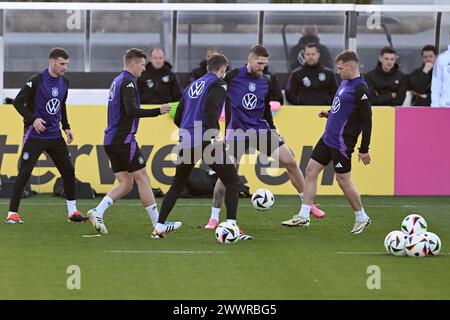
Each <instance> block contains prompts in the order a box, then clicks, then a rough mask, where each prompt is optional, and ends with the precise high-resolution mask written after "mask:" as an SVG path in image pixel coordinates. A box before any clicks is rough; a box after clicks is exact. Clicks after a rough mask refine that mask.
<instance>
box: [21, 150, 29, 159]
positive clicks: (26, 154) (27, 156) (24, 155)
mask: <svg viewBox="0 0 450 320" xmlns="http://www.w3.org/2000/svg"><path fill="white" fill-rule="evenodd" d="M22 159H23V160H28V159H30V154H29V153H28V152H24V153H23V156H22Z"/></svg>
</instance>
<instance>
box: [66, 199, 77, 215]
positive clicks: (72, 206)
mask: <svg viewBox="0 0 450 320" xmlns="http://www.w3.org/2000/svg"><path fill="white" fill-rule="evenodd" d="M66 202H67V214H72V213H73V212H75V211H77V200H66Z"/></svg>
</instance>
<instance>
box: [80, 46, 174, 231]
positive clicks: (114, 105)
mask: <svg viewBox="0 0 450 320" xmlns="http://www.w3.org/2000/svg"><path fill="white" fill-rule="evenodd" d="M145 59H146V55H145V53H144V52H143V51H142V50H139V49H130V50H128V51H127V52H126V53H125V55H124V57H123V64H124V67H123V70H122V72H121V73H119V75H118V76H117V77H116V78H114V80H113V82H112V84H111V88H110V91H109V99H108V100H109V102H108V127H107V128H106V130H105V137H104V141H103V144H104V148H105V152H106V154H107V155H108V158H109V160H110V161H111V167H112V170H113V172H114V176H115V177H116V179H117V180H118V181H119V184H118V185H117V186H115V187H114V188H112V189H111V190H110V191H109V192H108V193H107V195H106V196H105V197H104V198H103V200H102V201H101V202H100V203H99V204H98V206H97V207H96V208H94V209H91V210H89V212H88V215H89V218H90V220H91V222H92V225H93V226H94V228H95V229H96V230H97V231H98V232H100V233H104V234H107V233H108V230H107V229H106V226H105V223H104V221H103V214H104V213H105V211H106V209H108V208H109V207H110V206H112V205H113V203H114V202H115V201H117V200H119V199H120V198H122V197H123V196H125V195H126V194H128V193H129V192H130V191H131V189H132V187H133V181H136V184H137V186H138V190H139V197H140V199H141V202H142V205H143V206H144V208H145V210H146V211H147V213H148V215H149V217H150V220H151V222H152V224H153V226H155V225H156V222H157V221H158V209H157V207H156V202H155V197H154V195H153V191H152V188H151V185H150V178H149V176H148V175H147V171H146V169H145V168H146V161H145V159H144V157H143V155H142V153H141V150H140V149H139V146H138V144H137V142H136V138H135V134H136V132H137V130H138V125H139V118H144V117H156V116H159V115H162V114H165V113H168V112H169V111H170V107H169V105H167V104H163V105H161V107H160V108H154V109H149V110H145V109H141V108H140V103H139V93H138V90H137V86H136V81H137V79H138V78H139V76H140V75H141V73H142V71H144V69H145ZM180 226H181V222H175V223H170V225H169V226H168V228H169V229H170V230H171V231H172V230H175V229H178V228H179V227H180Z"/></svg>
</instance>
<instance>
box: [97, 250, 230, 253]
mask: <svg viewBox="0 0 450 320" xmlns="http://www.w3.org/2000/svg"><path fill="white" fill-rule="evenodd" d="M105 252H109V253H169V254H215V253H219V254H222V253H227V252H226V251H183V250H178V251H169V250H147V251H133V250H105Z"/></svg>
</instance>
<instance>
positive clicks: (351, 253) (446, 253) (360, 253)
mask: <svg viewBox="0 0 450 320" xmlns="http://www.w3.org/2000/svg"><path fill="white" fill-rule="evenodd" d="M336 254H341V255H376V254H379V255H381V254H384V255H388V253H387V252H345V251H338V252H336ZM439 255H444V256H446V255H450V252H443V253H439Z"/></svg>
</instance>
